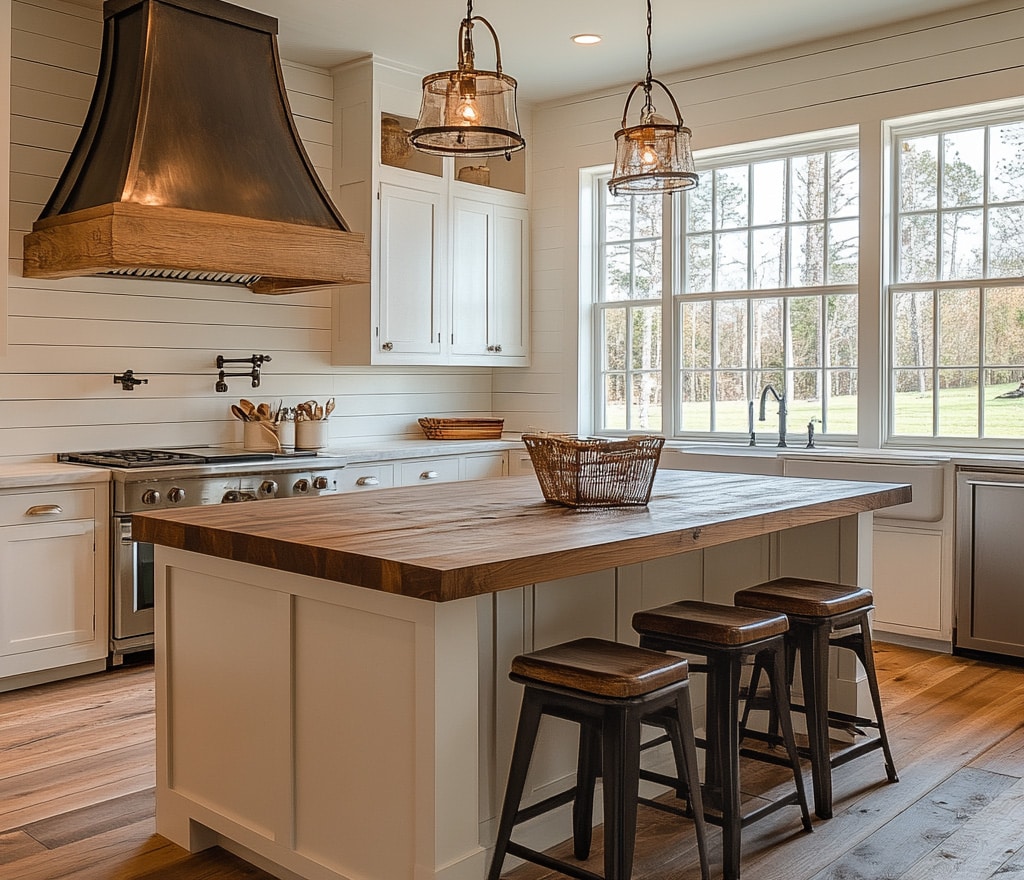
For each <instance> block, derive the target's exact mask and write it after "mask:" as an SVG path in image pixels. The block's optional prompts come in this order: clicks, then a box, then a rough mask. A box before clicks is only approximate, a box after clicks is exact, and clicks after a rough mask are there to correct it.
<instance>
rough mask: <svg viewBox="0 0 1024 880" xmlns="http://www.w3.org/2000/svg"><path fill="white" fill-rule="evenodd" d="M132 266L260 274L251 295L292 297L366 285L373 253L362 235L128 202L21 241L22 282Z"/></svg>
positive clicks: (63, 219) (51, 223)
mask: <svg viewBox="0 0 1024 880" xmlns="http://www.w3.org/2000/svg"><path fill="white" fill-rule="evenodd" d="M197 241H201V242H202V245H203V247H202V253H200V254H197V255H195V256H191V255H190V254H191V252H192V251H193V250H195V245H196V243H197ZM134 268H154V269H160V270H168V271H183V272H203V271H207V272H223V273H226V274H238V275H261V276H263V277H261V278H259V279H258V280H257V281H255V282H253V283H252V284H250V285H248V286H249V288H250V289H251V290H252V291H253V292H254V293H268V294H274V293H294V292H295V291H297V290H301V289H304V288H308V287H317V286H321V287H322V286H324V285H345V284H365V283H367V282H369V280H370V255H369V250H368V248H367V246H366V241H365V237H364V236H363V234H362V233H355V232H339V231H336V230H333V229H325V228H323V227H317V226H306V225H301V224H292V223H281V222H278V221H273V220H256V219H252V218H249V217H235V216H231V215H227V214H209V213H205V212H202V211H189V210H186V209H183V208H164V207H160V206H155V205H137V204H134V203H131V202H120V203H116V204H110V205H100V206H99V207H96V208H86V209H84V210H82V211H75V212H74V213H71V214H62V215H59V216H56V217H48V218H46V219H43V220H38V221H37V222H36V224H35V229H34V230H33V231H32V232H31V233H29V234H28V235H26V236H25V263H24V274H25V277H26V278H67V277H72V276H77V275H95V274H102V273H105V272H114V271H118V270H124V269H134Z"/></svg>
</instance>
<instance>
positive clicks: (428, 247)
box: [375, 183, 447, 362]
mask: <svg viewBox="0 0 1024 880" xmlns="http://www.w3.org/2000/svg"><path fill="white" fill-rule="evenodd" d="M445 221H446V217H445V205H444V199H443V196H442V195H441V194H440V193H439V192H436V191H435V192H431V191H429V190H418V189H411V188H410V187H405V186H394V185H392V184H389V183H382V184H381V185H380V233H381V234H380V277H379V288H380V291H381V295H380V300H379V312H378V318H379V328H380V330H379V334H380V335H379V340H378V343H377V345H376V346H375V347H376V348H377V349H378V351H380V352H381V353H382V354H384V355H388V354H395V355H425V356H427V357H428V358H429V360H430V361H431V362H433V361H434V360H435V359H437V358H439V357H440V355H441V351H442V346H441V335H442V333H443V332H444V331H443V321H442V314H441V302H442V292H443V290H444V286H445V261H444V260H443V258H442V257H443V255H444V252H445V241H446V239H447V236H446V234H445V233H446V228H447V224H446V222H445Z"/></svg>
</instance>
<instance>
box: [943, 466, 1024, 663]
mask: <svg viewBox="0 0 1024 880" xmlns="http://www.w3.org/2000/svg"><path fill="white" fill-rule="evenodd" d="M956 489H957V492H956V508H957V511H956V626H955V629H954V635H953V639H954V646H955V647H956V648H966V649H970V650H975V651H987V652H991V653H994V654H1006V655H1009V656H1013V657H1024V473H1020V472H1009V471H1006V472H1000V471H993V470H984V471H982V470H972V469H970V468H964V469H961V470H960V471H959V472H958V474H957V482H956Z"/></svg>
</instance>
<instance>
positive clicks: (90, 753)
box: [0, 710, 156, 784]
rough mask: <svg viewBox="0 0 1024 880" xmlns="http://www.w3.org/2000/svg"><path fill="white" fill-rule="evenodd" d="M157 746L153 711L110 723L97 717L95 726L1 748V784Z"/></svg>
mask: <svg viewBox="0 0 1024 880" xmlns="http://www.w3.org/2000/svg"><path fill="white" fill-rule="evenodd" d="M84 734H88V735H84ZM154 742H156V730H155V726H154V721H153V713H152V710H151V711H150V712H148V713H142V712H139V713H132V714H130V715H128V716H122V715H120V714H118V716H117V717H116V718H113V719H110V720H109V721H104V720H101V718H99V717H96V716H94V722H93V723H90V724H76V725H75V726H73V727H70V728H68V729H64V730H61V731H60V732H59V733H53V734H50V735H40V736H33V737H30V738H28V739H25V740H24V741H22V742H20V743H18V744H15V745H12V746H11V747H10V748H2V747H0V784H2V781H3V780H5V779H10V778H12V777H15V776H20V775H21V774H23V773H30V772H32V771H34V770H40V769H43V768H46V767H52V766H54V765H55V764H71V763H73V762H75V761H79V760H82V759H84V758H90V757H97V756H102V755H103V754H104V753H107V752H115V751H118V750H120V749H124V748H127V747H129V746H136V745H144V744H147V743H149V744H152V743H154Z"/></svg>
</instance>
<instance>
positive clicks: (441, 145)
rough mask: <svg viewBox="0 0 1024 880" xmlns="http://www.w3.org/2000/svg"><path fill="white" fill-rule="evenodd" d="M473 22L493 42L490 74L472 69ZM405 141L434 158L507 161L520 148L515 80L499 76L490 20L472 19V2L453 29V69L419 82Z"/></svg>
mask: <svg viewBox="0 0 1024 880" xmlns="http://www.w3.org/2000/svg"><path fill="white" fill-rule="evenodd" d="M476 22H479V23H480V24H482V25H484V26H485V27H486V28H487V30H489V31H490V32H491V36H492V37H493V38H494V55H495V68H496V69H495V70H493V71H490V70H477V69H476V68H474V67H473V62H474V57H473V25H474V24H475V23H476ZM409 141H410V143H412V145H413V146H414V147H415V148H416V149H417V150H420V151H421V152H424V153H430V154H432V155H435V156H501V155H504V156H506V157H508V156H509V155H510V154H511V153H513V152H515V151H516V150H521V149H522V148H523V147H525V146H526V141H525V140H524V139H523V136H522V135H521V134H520V133H519V117H518V116H517V114H516V81H515V80H514V79H512V77H510V76H508V75H506V74H504V73H502V72H501V47H500V46H499V45H498V35H497V34H496V33H495V32H494V28H493V27H491V25H490V22H488V21H487V19H485V18H481V17H480V16H479V15H477V16H474V15H473V0H469V2H468V3H467V4H466V17H465V18H464V19H463V20H462V22H461V23H460V25H459V63H458V69H457V70H445V71H443V72H441V73H432V74H430V75H429V76H426V77H424V78H423V99H422V102H421V104H420V116H419V120H418V121H417V123H416V128H414V129H413V130H412V132H410V134H409Z"/></svg>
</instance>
